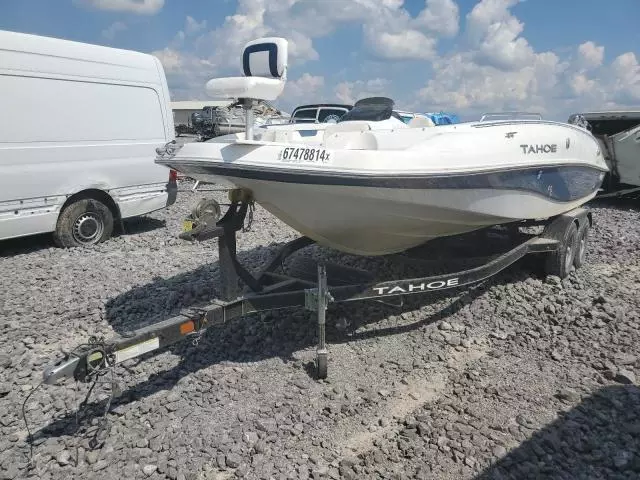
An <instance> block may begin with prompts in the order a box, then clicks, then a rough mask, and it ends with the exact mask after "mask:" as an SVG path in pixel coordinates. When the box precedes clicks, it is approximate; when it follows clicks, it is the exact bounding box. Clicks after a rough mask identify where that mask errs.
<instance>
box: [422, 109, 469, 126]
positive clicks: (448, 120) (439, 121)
mask: <svg viewBox="0 0 640 480" xmlns="http://www.w3.org/2000/svg"><path fill="white" fill-rule="evenodd" d="M422 115H425V116H427V117H429V118H430V119H431V120H432V121H433V123H435V124H436V125H451V124H452V123H460V119H459V118H458V116H457V115H456V114H454V113H445V112H438V113H423V114H422Z"/></svg>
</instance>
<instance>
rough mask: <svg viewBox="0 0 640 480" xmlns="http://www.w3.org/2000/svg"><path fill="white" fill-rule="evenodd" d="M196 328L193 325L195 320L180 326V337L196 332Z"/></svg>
mask: <svg viewBox="0 0 640 480" xmlns="http://www.w3.org/2000/svg"><path fill="white" fill-rule="evenodd" d="M195 329H196V326H195V325H194V323H193V320H189V321H188V322H184V323H182V324H181V325H180V335H186V334H187V333H191V332H193V331H195Z"/></svg>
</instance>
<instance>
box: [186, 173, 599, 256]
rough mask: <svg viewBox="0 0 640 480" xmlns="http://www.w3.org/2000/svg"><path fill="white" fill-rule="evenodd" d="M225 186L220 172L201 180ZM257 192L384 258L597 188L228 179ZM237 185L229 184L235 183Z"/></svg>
mask: <svg viewBox="0 0 640 480" xmlns="http://www.w3.org/2000/svg"><path fill="white" fill-rule="evenodd" d="M197 178H198V179H200V180H202V181H206V182H211V183H218V184H220V183H224V182H225V179H222V178H220V177H217V176H214V175H197ZM226 181H227V182H231V183H232V184H233V186H234V187H238V188H244V189H248V190H251V192H253V195H254V198H255V200H256V201H257V202H258V203H259V204H260V205H261V206H262V207H264V208H265V209H266V210H267V211H269V212H270V213H271V214H273V215H274V216H276V217H277V218H279V219H280V220H282V221H283V222H284V223H286V224H287V225H289V226H291V227H292V228H293V229H295V230H297V231H298V232H300V233H301V234H303V235H306V236H308V237H309V238H312V239H313V240H315V241H316V242H317V243H319V244H320V245H324V246H326V247H330V248H334V249H337V250H340V251H343V252H346V253H351V254H356V255H372V256H373V255H386V254H391V253H398V252H402V251H404V250H407V249H409V248H412V247H415V246H418V245H421V244H423V243H425V242H427V241H429V240H431V239H434V238H438V237H444V236H451V235H457V234H461V233H466V232H470V231H473V230H477V229H480V228H484V227H487V226H491V225H497V224H503V223H509V222H514V221H518V220H523V219H544V218H549V217H553V216H555V215H559V214H561V213H563V212H566V211H568V210H572V209H573V208H576V207H578V206H580V205H581V204H583V203H584V202H585V201H588V200H590V199H591V198H593V196H595V194H596V191H595V190H594V191H593V192H592V193H590V194H588V195H587V196H586V197H584V196H583V197H580V198H579V199H576V200H573V201H569V202H557V201H553V200H549V199H547V198H545V197H543V196H541V195H540V194H538V193H533V192H523V191H521V190H508V189H505V190H500V189H472V190H462V189H430V190H423V189H394V188H379V187H352V186H349V187H346V186H339V185H337V186H336V185H304V184H298V183H281V182H271V181H263V180H251V179H245V178H234V177H227V178H226ZM230 186H231V185H230Z"/></svg>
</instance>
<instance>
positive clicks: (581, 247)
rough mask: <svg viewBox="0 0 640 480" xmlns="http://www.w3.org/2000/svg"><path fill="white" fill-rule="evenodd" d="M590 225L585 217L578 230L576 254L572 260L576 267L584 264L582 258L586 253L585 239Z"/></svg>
mask: <svg viewBox="0 0 640 480" xmlns="http://www.w3.org/2000/svg"><path fill="white" fill-rule="evenodd" d="M590 228H591V225H590V224H589V220H587V219H585V221H584V223H583V224H582V226H581V227H580V229H579V230H578V238H577V240H576V256H575V259H574V260H573V264H574V265H575V267H576V269H578V268H580V267H581V266H582V265H584V259H585V257H586V255H587V239H588V237H589V229H590Z"/></svg>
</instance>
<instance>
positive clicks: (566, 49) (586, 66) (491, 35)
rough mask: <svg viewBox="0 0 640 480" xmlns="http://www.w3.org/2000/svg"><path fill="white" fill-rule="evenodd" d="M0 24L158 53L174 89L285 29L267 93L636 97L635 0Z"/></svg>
mask: <svg viewBox="0 0 640 480" xmlns="http://www.w3.org/2000/svg"><path fill="white" fill-rule="evenodd" d="M0 12H1V15H0V29H3V30H12V31H19V32H26V33H34V34H38V35H47V36H54V37H59V38H66V39H70V40H76V41H81V42H87V43H96V44H101V45H107V46H112V47H117V48H125V49H131V50H137V51H141V52H145V53H151V54H153V55H156V56H157V57H158V58H159V59H160V60H161V61H162V64H163V66H164V69H165V73H166V75H167V80H168V83H169V89H170V91H171V99H172V100H207V99H208V98H209V97H208V96H207V93H206V91H205V84H206V82H207V80H209V79H211V78H215V77H221V76H235V75H240V74H241V58H242V48H243V46H244V44H245V43H246V42H248V41H250V40H253V39H256V38H260V37H264V36H279V37H284V38H286V39H287V40H288V42H289V59H288V74H287V84H286V87H285V90H284V92H283V94H282V96H281V97H280V98H279V99H278V100H276V101H275V102H274V103H275V104H276V105H277V106H278V107H280V108H282V109H284V110H286V111H289V112H290V111H291V110H292V109H293V108H294V107H295V106H296V105H300V104H305V103H319V102H330V101H331V102H339V103H353V102H355V101H356V100H358V99H360V98H363V97H366V96H378V95H382V96H387V97H391V98H393V99H394V101H395V103H396V107H397V108H398V109H403V110H410V111H416V112H435V111H445V112H451V113H456V114H458V115H459V116H460V117H461V118H462V119H463V120H474V119H477V118H478V117H479V116H480V115H481V114H482V113H485V112H504V111H516V110H517V111H526V112H537V113H541V114H542V115H543V117H544V118H550V119H554V120H566V119H567V118H568V116H569V114H571V113H577V112H581V111H587V110H605V109H607V110H609V109H625V108H634V107H635V108H638V107H639V106H640V66H639V64H638V61H639V55H640V52H639V51H638V46H639V45H640V28H638V19H640V0H609V1H608V2H603V1H601V0H597V1H596V0H55V1H52V0H2V8H0Z"/></svg>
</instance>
